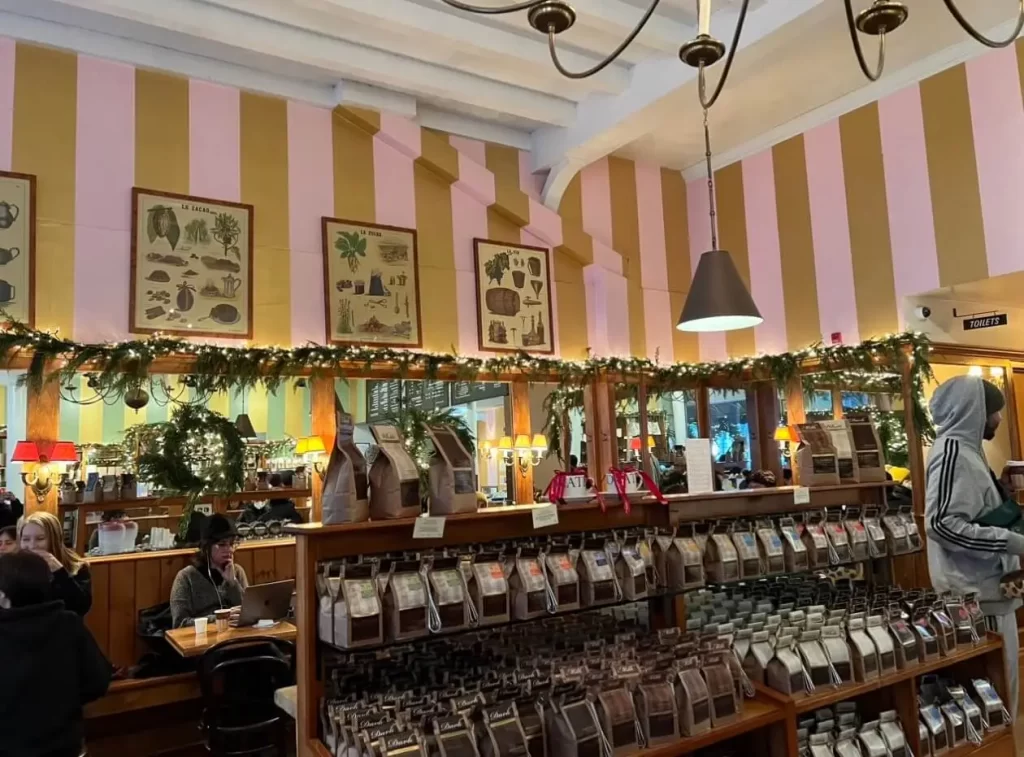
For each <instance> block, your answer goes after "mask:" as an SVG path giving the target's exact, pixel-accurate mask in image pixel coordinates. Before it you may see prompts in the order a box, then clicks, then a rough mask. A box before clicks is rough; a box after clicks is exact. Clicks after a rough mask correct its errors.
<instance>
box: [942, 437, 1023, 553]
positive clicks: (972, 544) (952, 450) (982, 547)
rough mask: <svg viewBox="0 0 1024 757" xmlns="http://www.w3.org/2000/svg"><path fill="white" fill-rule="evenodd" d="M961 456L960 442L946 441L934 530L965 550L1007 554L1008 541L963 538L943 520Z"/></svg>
mask: <svg viewBox="0 0 1024 757" xmlns="http://www.w3.org/2000/svg"><path fill="white" fill-rule="evenodd" d="M959 456H960V442H958V441H957V440H956V439H953V438H948V439H946V442H945V446H944V448H943V454H942V465H941V466H940V469H939V497H938V506H937V508H936V510H935V514H934V515H933V516H932V529H933V530H934V531H935V533H937V534H939V535H940V536H942V538H944V539H946V541H948V542H950V543H951V544H957V545H959V546H961V547H964V548H965V549H976V550H978V551H980V552H1005V551H1006V546H1007V542H1006V539H975V538H971V537H968V536H963V535H961V534H958V533H956V532H955V531H953V529H951V528H949V526H947V525H946V524H945V523H944V522H943V518H945V516H946V511H947V510H948V509H949V505H950V504H951V502H952V500H953V481H954V477H955V475H956V462H957V459H958V458H959Z"/></svg>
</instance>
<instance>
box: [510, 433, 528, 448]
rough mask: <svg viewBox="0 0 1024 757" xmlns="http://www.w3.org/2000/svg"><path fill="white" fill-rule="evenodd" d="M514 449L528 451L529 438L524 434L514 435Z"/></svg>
mask: <svg viewBox="0 0 1024 757" xmlns="http://www.w3.org/2000/svg"><path fill="white" fill-rule="evenodd" d="M514 446H515V448H516V449H530V437H529V436H527V435H526V434H516V443H515V445H514Z"/></svg>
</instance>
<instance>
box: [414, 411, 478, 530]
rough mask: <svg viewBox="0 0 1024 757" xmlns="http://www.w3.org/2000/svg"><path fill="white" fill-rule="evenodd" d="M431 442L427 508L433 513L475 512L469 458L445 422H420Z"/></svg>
mask: <svg viewBox="0 0 1024 757" xmlns="http://www.w3.org/2000/svg"><path fill="white" fill-rule="evenodd" d="M424 428H425V429H426V430H427V434H428V435H429V436H430V438H431V440H432V441H433V442H434V457H433V459H432V460H431V462H430V512H431V513H433V514H435V515H452V514H453V513H475V512H476V472H475V471H474V470H473V458H472V457H471V456H470V454H469V453H468V452H467V451H466V448H465V447H463V446H462V442H460V441H459V437H458V436H456V435H455V432H454V431H452V429H451V428H449V427H448V426H427V425H424Z"/></svg>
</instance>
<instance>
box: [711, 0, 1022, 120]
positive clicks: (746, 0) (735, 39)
mask: <svg viewBox="0 0 1024 757" xmlns="http://www.w3.org/2000/svg"><path fill="white" fill-rule="evenodd" d="M1022 2H1024V0H1022ZM749 7H750V0H743V6H742V7H741V8H740V17H739V19H738V20H737V21H736V30H735V31H734V32H733V33H732V44H731V45H730V46H729V53H728V54H727V55H726V56H725V67H724V68H723V69H722V77H721V78H720V79H719V80H718V84H717V86H716V87H715V91H714V92H713V93H712V95H711V97H710V98H708V96H707V80H706V79H705V77H704V65H703V64H701V65H700V66H699V68H698V71H697V94H698V95H699V96H700V104H701V107H703V108H704V110H709V109H710V108H711V106H712V105H714V104H715V103H716V102H718V96H719V95H720V94H722V89H723V88H724V87H725V82H726V80H727V79H728V78H729V72H730V71H731V70H732V61H733V58H735V57H736V49H737V48H738V47H739V46H740V36H741V35H742V34H743V24H744V22H745V21H746V20H747V9H748V8H749Z"/></svg>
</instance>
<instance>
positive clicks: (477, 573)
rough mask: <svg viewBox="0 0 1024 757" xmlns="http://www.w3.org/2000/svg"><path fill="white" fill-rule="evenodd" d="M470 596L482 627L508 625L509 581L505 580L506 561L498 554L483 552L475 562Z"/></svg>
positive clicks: (509, 617)
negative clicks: (497, 624)
mask: <svg viewBox="0 0 1024 757" xmlns="http://www.w3.org/2000/svg"><path fill="white" fill-rule="evenodd" d="M469 589H470V596H471V597H472V598H473V605H474V607H475V609H476V613H477V617H478V618H479V623H480V625H482V626H486V625H491V624H493V623H508V621H509V620H510V619H511V616H510V613H509V600H508V581H507V580H506V579H505V567H504V561H503V560H502V559H501V555H499V554H498V553H496V552H481V553H480V554H479V555H477V556H476V559H475V560H474V561H473V581H472V582H471V583H470V584H469Z"/></svg>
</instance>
